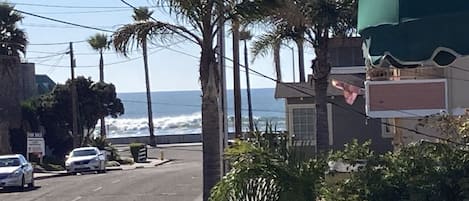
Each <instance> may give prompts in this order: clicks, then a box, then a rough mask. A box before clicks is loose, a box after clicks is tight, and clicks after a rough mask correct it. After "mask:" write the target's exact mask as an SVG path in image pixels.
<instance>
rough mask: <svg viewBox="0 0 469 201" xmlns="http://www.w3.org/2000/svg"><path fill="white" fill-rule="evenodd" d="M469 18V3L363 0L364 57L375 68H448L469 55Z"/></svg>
mask: <svg viewBox="0 0 469 201" xmlns="http://www.w3.org/2000/svg"><path fill="white" fill-rule="evenodd" d="M468 18H469V1H467V0H449V1H441V0H412V1H409V0H360V1H359V9H358V29H359V32H360V35H361V36H362V37H363V38H364V52H363V53H364V57H365V58H366V59H367V61H368V64H369V65H371V66H375V67H389V66H394V67H400V68H409V67H418V66H424V65H425V66H428V65H430V64H431V65H434V66H448V65H450V64H451V63H452V62H454V60H455V59H456V58H457V57H458V55H469V48H467V47H469V37H464V36H467V35H469V26H465V25H466V24H467V22H466V21H467V19H468ZM442 48H443V49H442Z"/></svg>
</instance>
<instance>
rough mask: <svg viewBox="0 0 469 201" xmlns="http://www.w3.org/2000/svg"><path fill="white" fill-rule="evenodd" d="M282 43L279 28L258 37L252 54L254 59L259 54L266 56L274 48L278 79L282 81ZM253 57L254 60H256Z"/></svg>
mask: <svg viewBox="0 0 469 201" xmlns="http://www.w3.org/2000/svg"><path fill="white" fill-rule="evenodd" d="M281 44H282V38H281V36H280V35H279V33H278V30H272V31H269V32H267V33H265V34H264V35H261V36H259V37H257V40H256V41H254V45H253V47H252V54H253V56H254V59H255V58H256V57H258V56H266V55H267V53H269V52H270V50H272V53H273V58H274V66H275V74H276V81H277V82H278V83H280V82H282V68H281V65H280V46H281ZM254 59H253V60H254Z"/></svg>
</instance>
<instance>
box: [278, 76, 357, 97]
mask: <svg viewBox="0 0 469 201" xmlns="http://www.w3.org/2000/svg"><path fill="white" fill-rule="evenodd" d="M332 79H335V80H339V81H342V82H345V83H347V84H351V85H354V86H357V87H360V88H364V81H365V74H348V75H347V74H341V75H329V80H332ZM308 80H310V81H309V82H303V83H277V85H276V87H275V98H301V97H302V98H306V97H314V96H315V94H316V93H315V91H314V83H313V82H314V80H313V79H311V76H310V79H308ZM327 95H328V96H343V91H341V90H339V89H337V88H335V87H333V86H332V85H331V84H329V87H328V88H327Z"/></svg>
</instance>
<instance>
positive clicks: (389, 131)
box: [381, 118, 396, 138]
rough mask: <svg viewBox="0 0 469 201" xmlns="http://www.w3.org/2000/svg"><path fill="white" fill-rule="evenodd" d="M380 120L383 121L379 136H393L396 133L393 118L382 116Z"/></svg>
mask: <svg viewBox="0 0 469 201" xmlns="http://www.w3.org/2000/svg"><path fill="white" fill-rule="evenodd" d="M381 122H383V123H382V124H381V125H382V131H381V137H383V138H393V136H394V134H395V133H396V126H395V125H396V121H395V119H394V118H393V119H386V118H383V119H381Z"/></svg>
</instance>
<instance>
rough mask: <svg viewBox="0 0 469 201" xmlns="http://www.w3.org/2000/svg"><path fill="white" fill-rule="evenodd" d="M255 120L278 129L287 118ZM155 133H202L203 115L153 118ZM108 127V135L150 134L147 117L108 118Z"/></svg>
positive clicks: (283, 126)
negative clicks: (270, 124) (267, 123)
mask: <svg viewBox="0 0 469 201" xmlns="http://www.w3.org/2000/svg"><path fill="white" fill-rule="evenodd" d="M233 119H234V118H233V117H231V116H230V117H228V128H229V131H230V132H231V131H232V130H233V128H232V127H233ZM242 121H243V127H244V129H243V130H247V128H248V125H249V123H248V118H247V117H246V118H243V119H242ZM254 121H255V123H256V125H257V127H258V128H259V129H260V130H264V129H265V123H266V122H269V123H272V124H274V126H275V127H276V128H277V129H278V130H284V128H285V120H284V119H283V118H278V117H254ZM153 124H154V129H155V130H154V132H155V135H174V134H190V133H201V128H202V116H201V113H200V112H198V113H193V114H190V115H180V116H173V117H160V118H154V119H153ZM99 127H100V123H99V122H98V124H97V126H96V130H95V132H99ZM106 127H107V133H108V137H111V138H112V137H124V136H125V137H131V136H148V135H149V131H148V119H147V118H117V119H112V118H106Z"/></svg>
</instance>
